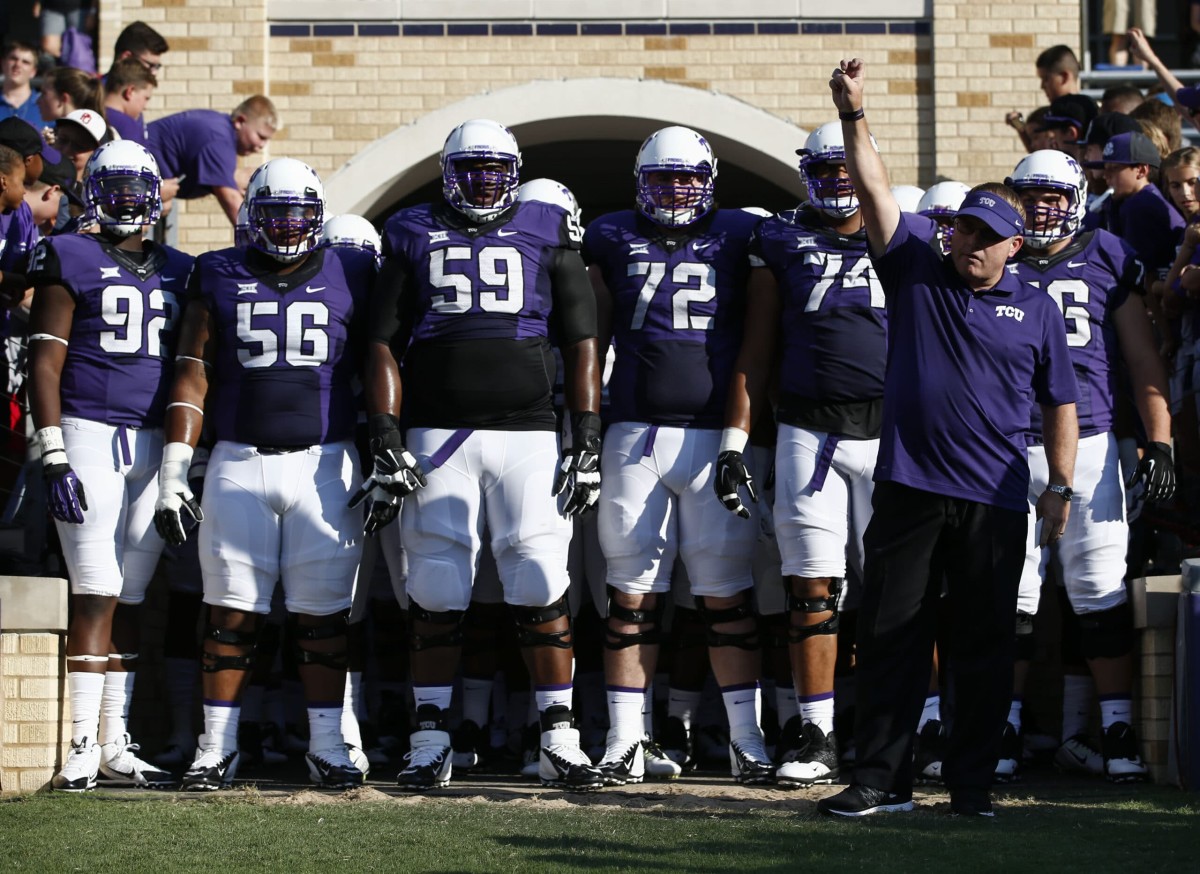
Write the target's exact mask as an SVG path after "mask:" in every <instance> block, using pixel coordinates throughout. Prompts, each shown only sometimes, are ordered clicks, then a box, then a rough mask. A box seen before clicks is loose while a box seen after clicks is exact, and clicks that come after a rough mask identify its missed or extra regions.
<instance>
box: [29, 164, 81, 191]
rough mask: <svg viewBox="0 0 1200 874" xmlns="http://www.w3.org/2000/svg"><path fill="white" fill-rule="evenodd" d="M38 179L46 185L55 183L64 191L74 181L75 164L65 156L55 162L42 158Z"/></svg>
mask: <svg viewBox="0 0 1200 874" xmlns="http://www.w3.org/2000/svg"><path fill="white" fill-rule="evenodd" d="M38 181H39V182H44V183H45V184H46V185H57V186H58V187H59V188H61V189H63V190H64V191H66V190H67V189H68V188H69V187H70V186H71V184H72V183H73V182H74V181H75V165H74V164H73V163H71V162H70V161H68V160H67V159H66V158H63V159H62V160H61V161H59V162H58V163H56V164H51V163H50V162H49V161H46V160H43V161H42V175H41V176H39V177H38Z"/></svg>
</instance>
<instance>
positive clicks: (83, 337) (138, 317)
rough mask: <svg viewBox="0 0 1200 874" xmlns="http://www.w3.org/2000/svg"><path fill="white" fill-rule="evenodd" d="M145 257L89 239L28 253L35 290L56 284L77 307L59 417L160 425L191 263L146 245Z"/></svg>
mask: <svg viewBox="0 0 1200 874" xmlns="http://www.w3.org/2000/svg"><path fill="white" fill-rule="evenodd" d="M144 253H145V254H144V256H143V257H138V256H137V255H136V254H131V253H128V252H125V251H123V250H121V249H118V248H116V247H115V246H113V245H112V244H111V243H109V242H106V241H105V240H104V239H103V238H102V237H99V236H96V235H93V234H79V235H75V234H68V235H66V236H58V237H47V238H46V239H44V240H42V241H41V242H40V243H39V244H38V246H37V248H36V249H34V255H33V259H32V261H31V269H30V279H31V280H32V282H33V283H34V285H35V286H43V285H61V286H63V287H64V288H66V290H67V291H68V292H69V293H70V295H71V297H72V298H73V299H74V301H75V313H74V315H73V316H72V319H71V335H70V336H69V337H68V338H67V343H68V345H67V358H66V361H65V362H64V364H63V370H62V384H61V389H60V395H61V397H62V413H63V415H64V416H74V417H77V418H81V419H90V420H92V421H94V422H104V423H106V424H109V425H129V426H131V427H135V428H161V427H162V423H163V414H164V412H165V410H166V403H167V395H168V393H169V392H170V387H171V376H172V372H173V365H174V361H175V344H176V341H177V340H178V335H179V316H180V315H181V312H182V307H183V297H184V287H185V282H186V281H187V276H188V272H189V271H190V270H191V267H192V257H191V256H190V255H187V254H184V253H183V252H179V251H177V250H175V249H171V248H169V247H166V246H159V245H155V244H144Z"/></svg>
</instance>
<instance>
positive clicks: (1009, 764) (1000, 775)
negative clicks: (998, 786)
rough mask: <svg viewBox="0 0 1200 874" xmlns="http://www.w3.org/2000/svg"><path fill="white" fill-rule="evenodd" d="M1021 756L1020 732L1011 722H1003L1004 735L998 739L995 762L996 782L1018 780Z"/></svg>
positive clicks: (1022, 753) (1022, 754)
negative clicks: (998, 752) (998, 748)
mask: <svg viewBox="0 0 1200 874" xmlns="http://www.w3.org/2000/svg"><path fill="white" fill-rule="evenodd" d="M1023 756H1024V751H1023V748H1022V742H1021V733H1020V732H1019V731H1017V728H1016V726H1014V725H1013V724H1012V723H1011V722H1006V723H1004V737H1003V738H1001V740H1000V758H999V760H998V761H997V762H996V772H995V780H996V782H997V783H1016V782H1017V781H1018V780H1020V779H1021V759H1022V757H1023Z"/></svg>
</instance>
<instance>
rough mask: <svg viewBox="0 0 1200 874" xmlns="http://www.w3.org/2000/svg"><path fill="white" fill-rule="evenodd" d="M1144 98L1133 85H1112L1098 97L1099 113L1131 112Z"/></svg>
mask: <svg viewBox="0 0 1200 874" xmlns="http://www.w3.org/2000/svg"><path fill="white" fill-rule="evenodd" d="M1144 99H1145V98H1144V97H1143V96H1142V91H1141V89H1140V88H1138V87H1137V86H1135V85H1114V86H1113V87H1111V88H1106V89H1105V90H1104V93H1103V94H1102V95H1101V96H1100V111H1101V112H1132V111H1133V110H1134V109H1135V108H1137V107H1138V106H1139V105H1141V102H1142V101H1143V100H1144Z"/></svg>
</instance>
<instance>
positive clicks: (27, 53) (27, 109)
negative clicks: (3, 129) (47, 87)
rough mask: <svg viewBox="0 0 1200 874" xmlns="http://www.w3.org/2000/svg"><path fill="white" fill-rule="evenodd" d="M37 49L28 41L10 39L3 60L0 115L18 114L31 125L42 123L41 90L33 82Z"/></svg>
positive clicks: (1, 116) (7, 116)
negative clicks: (39, 100)
mask: <svg viewBox="0 0 1200 874" xmlns="http://www.w3.org/2000/svg"><path fill="white" fill-rule="evenodd" d="M37 61H38V50H37V48H36V47H34V46H31V45H30V44H29V43H27V42H22V41H20V40H15V39H13V40H9V41H8V42H6V43H5V44H4V57H3V59H2V60H0V71H2V72H3V78H2V79H0V119H4V118H10V117H12V116H16V117H17V118H20V119H22V120H24V121H27V122H29V123H30V124H32V125H35V126H36V125H40V124H41V123H42V114H41V111H40V110H39V109H38V98H39V97H40V96H41V94H40V93H39V92H38V91H37V90H36V89H35V88H34V87H33V85H32V84H31V83H32V82H33V77H34V75H35V74H36V73H37Z"/></svg>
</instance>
